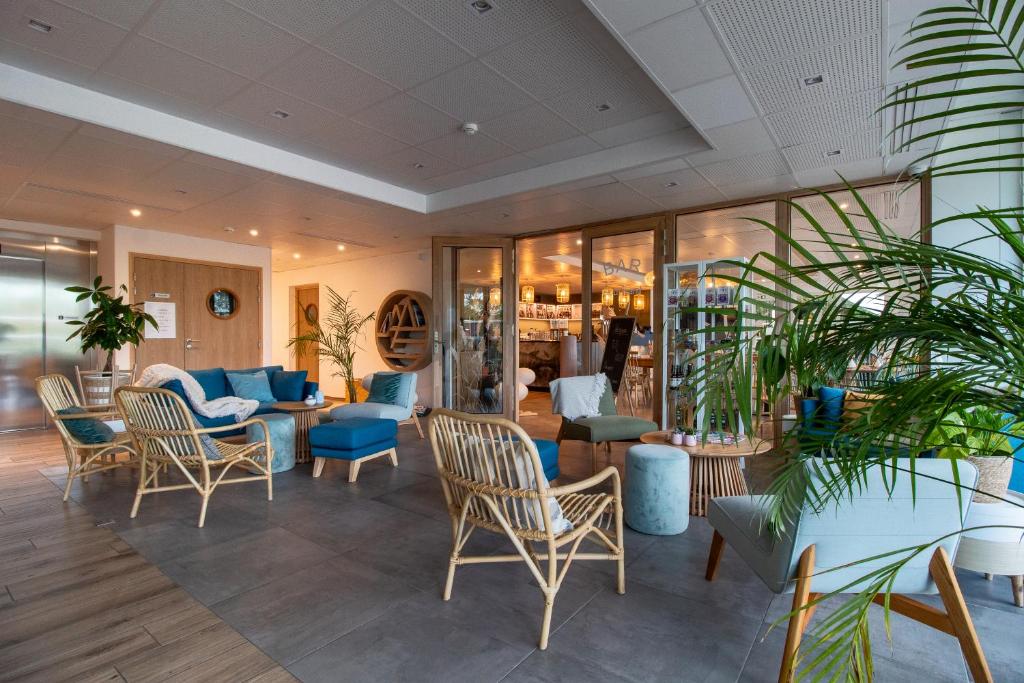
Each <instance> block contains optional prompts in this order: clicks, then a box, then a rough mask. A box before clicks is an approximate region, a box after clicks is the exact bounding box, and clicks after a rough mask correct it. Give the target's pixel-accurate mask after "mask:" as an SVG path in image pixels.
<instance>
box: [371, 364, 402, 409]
mask: <svg viewBox="0 0 1024 683" xmlns="http://www.w3.org/2000/svg"><path fill="white" fill-rule="evenodd" d="M411 381H412V375H410V374H409V373H407V372H376V373H374V375H373V382H371V383H370V395H369V396H368V397H367V398H366V402H367V403H385V404H387V405H391V406H398V405H405V399H406V397H407V396H408V395H409V383H410V382H411Z"/></svg>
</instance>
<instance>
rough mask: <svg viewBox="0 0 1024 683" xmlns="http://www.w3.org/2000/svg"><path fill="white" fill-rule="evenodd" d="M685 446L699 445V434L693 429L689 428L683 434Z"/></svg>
mask: <svg viewBox="0 0 1024 683" xmlns="http://www.w3.org/2000/svg"><path fill="white" fill-rule="evenodd" d="M683 445H684V446H696V445H697V432H696V430H695V429H694V428H693V427H687V428H686V429H685V430H684V432H683Z"/></svg>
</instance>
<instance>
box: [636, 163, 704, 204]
mask: <svg viewBox="0 0 1024 683" xmlns="http://www.w3.org/2000/svg"><path fill="white" fill-rule="evenodd" d="M624 182H625V184H626V185H628V186H630V187H631V188H633V189H634V190H636V191H637V192H639V193H640V194H642V195H644V196H645V197H650V198H652V199H657V198H659V197H667V196H672V195H677V194H680V193H682V192H687V191H692V190H704V189H707V188H708V187H710V185H709V184H708V181H707V180H705V179H704V178H702V177H701V176H700V175H699V174H698V173H697V172H696V171H694V170H693V169H692V168H683V169H679V170H677V171H669V172H668V173H660V174H658V175H652V176H646V177H643V178H635V179H632V180H627V181H624Z"/></svg>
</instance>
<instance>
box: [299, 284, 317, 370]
mask: <svg viewBox="0 0 1024 683" xmlns="http://www.w3.org/2000/svg"><path fill="white" fill-rule="evenodd" d="M308 315H312V317H313V318H314V319H317V318H318V317H319V315H320V286H319V285H304V286H302V287H296V288H295V336H300V335H303V334H306V333H307V332H309V331H310V328H311V327H312V326H311V325H310V324H309V321H308V319H307V316H308ZM319 348H320V347H319V346H316V345H310V346H307V347H306V348H305V349H303V351H304V352H303V353H299V352H298V351H296V352H295V369H296V370H305V371H306V379H307V380H308V381H310V382H319V381H320V354H319Z"/></svg>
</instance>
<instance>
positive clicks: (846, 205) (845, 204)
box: [839, 202, 850, 210]
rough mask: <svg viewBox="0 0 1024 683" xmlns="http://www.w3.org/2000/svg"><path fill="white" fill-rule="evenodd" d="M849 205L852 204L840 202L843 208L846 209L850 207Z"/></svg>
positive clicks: (840, 206)
mask: <svg viewBox="0 0 1024 683" xmlns="http://www.w3.org/2000/svg"><path fill="white" fill-rule="evenodd" d="M849 206H850V205H849V204H847V203H846V202H841V203H840V204H839V208H840V209H843V210H846V209H847V208H849Z"/></svg>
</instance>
